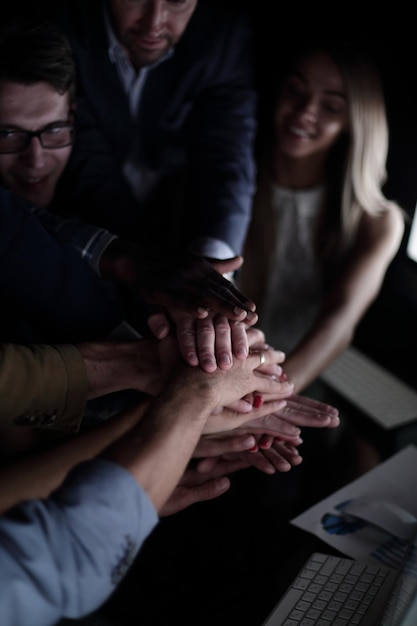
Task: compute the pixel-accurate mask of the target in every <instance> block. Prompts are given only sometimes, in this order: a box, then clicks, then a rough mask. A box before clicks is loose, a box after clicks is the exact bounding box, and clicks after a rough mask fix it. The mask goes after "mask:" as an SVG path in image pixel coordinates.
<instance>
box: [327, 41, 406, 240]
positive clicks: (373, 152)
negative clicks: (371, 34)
mask: <svg viewBox="0 0 417 626" xmlns="http://www.w3.org/2000/svg"><path fill="white" fill-rule="evenodd" d="M324 51H325V52H326V53H327V54H329V56H331V57H332V59H333V60H334V61H335V63H336V64H337V66H338V68H339V70H340V72H341V74H342V76H343V78H344V81H345V84H346V89H347V97H348V103H349V125H350V128H349V139H348V142H347V145H348V149H347V154H346V155H345V159H344V168H343V170H342V181H341V182H342V187H341V224H340V226H341V232H340V236H341V241H340V243H341V245H342V248H343V249H345V248H346V246H348V245H349V243H350V241H351V239H352V237H353V236H354V234H355V232H356V229H357V226H358V223H359V220H360V217H361V214H362V211H364V212H365V213H367V214H369V215H379V214H380V213H382V212H383V211H386V210H390V209H393V208H396V209H398V208H399V207H398V205H397V204H396V203H395V202H393V201H391V200H388V199H387V198H386V197H385V195H384V193H383V191H382V187H383V185H384V183H385V181H386V178H387V171H386V161H387V156H388V147H389V131H388V122H387V115H386V108H385V98H384V93H383V88H382V84H381V80H380V76H379V72H378V70H377V67H376V66H375V65H374V62H373V61H371V59H369V58H368V57H367V56H365V55H364V53H363V51H360V50H356V49H354V48H352V47H343V46H340V47H337V48H335V49H332V48H329V49H328V50H326V49H324Z"/></svg>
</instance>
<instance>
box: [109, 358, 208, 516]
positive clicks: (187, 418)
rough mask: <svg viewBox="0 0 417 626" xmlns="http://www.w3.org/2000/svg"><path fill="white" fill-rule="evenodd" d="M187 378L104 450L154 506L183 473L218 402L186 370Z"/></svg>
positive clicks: (165, 392)
mask: <svg viewBox="0 0 417 626" xmlns="http://www.w3.org/2000/svg"><path fill="white" fill-rule="evenodd" d="M189 369H190V370H192V368H189ZM198 377H200V375H199V374H198ZM193 378H194V382H193ZM200 378H201V377H200ZM188 380H189V381H190V383H191V384H188V383H187V382H185V381H184V379H183V381H182V382H181V383H179V382H176V383H174V384H172V385H170V386H169V387H168V388H166V389H165V390H164V392H163V393H162V394H161V395H160V396H159V397H158V398H156V399H155V400H154V401H153V403H152V404H151V406H150V408H149V410H148V411H147V413H146V415H145V416H144V417H143V419H142V420H141V423H140V425H139V426H138V427H137V428H135V429H133V431H131V432H130V433H129V434H128V436H127V437H125V438H123V439H122V440H121V441H120V442H117V443H116V444H115V446H113V447H112V449H111V450H109V451H108V453H107V457H108V458H109V459H110V460H112V461H114V462H116V463H118V464H120V465H121V466H122V467H124V468H125V469H127V470H128V471H129V472H131V474H132V475H133V476H134V478H135V480H137V481H138V483H139V484H140V485H141V486H142V487H143V488H144V489H145V491H146V492H147V494H148V496H149V498H150V499H151V501H152V502H153V504H154V506H155V508H156V509H157V510H159V509H160V508H161V507H162V506H163V505H164V503H165V502H166V500H167V498H168V497H169V496H170V494H171V492H172V491H173V489H174V488H175V486H176V484H177V482H178V481H179V479H180V477H181V476H182V474H183V472H184V470H185V468H186V466H187V463H188V461H189V459H190V458H191V456H192V453H193V450H194V448H195V447H196V445H197V442H198V440H199V438H200V435H201V433H202V431H203V428H204V425H205V423H206V420H207V418H208V416H209V415H210V413H211V411H212V410H213V409H214V407H215V405H216V401H215V400H214V398H213V397H212V395H210V393H206V391H207V390H206V389H205V388H204V385H203V386H200V385H199V383H198V382H197V379H196V378H195V377H194V372H192V371H190V378H188ZM194 383H196V384H194Z"/></svg>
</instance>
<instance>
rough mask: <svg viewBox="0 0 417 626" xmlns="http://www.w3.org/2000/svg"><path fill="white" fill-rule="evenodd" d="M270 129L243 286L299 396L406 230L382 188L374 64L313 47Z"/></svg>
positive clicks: (343, 335)
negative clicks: (283, 359) (278, 351)
mask: <svg viewBox="0 0 417 626" xmlns="http://www.w3.org/2000/svg"><path fill="white" fill-rule="evenodd" d="M272 122H273V125H272V128H269V129H266V132H265V134H264V137H265V142H262V143H260V145H261V146H262V150H261V154H262V158H261V159H260V160H259V171H258V176H259V179H258V189H257V193H256V196H255V200H254V207H253V216H252V223H251V226H250V229H249V233H248V237H247V241H246V249H245V253H244V258H245V265H244V267H243V270H242V273H241V276H240V282H239V285H240V286H241V287H242V288H244V289H245V292H246V293H247V294H248V295H249V296H250V297H252V298H253V299H254V301H255V302H256V304H257V310H258V313H259V325H260V327H261V328H262V330H263V331H264V332H265V334H266V339H267V341H268V342H269V343H270V344H271V345H274V346H277V347H279V349H280V350H283V351H284V352H286V354H287V358H286V361H285V366H284V367H285V371H286V373H287V375H288V377H289V379H290V380H291V381H292V382H294V384H295V392H296V393H299V392H300V391H301V390H303V389H304V388H306V387H307V385H309V384H310V383H311V382H313V381H314V380H315V379H316V377H317V376H318V375H319V374H320V373H321V372H322V370H323V369H324V368H325V367H326V366H327V365H328V364H329V362H330V361H331V360H332V359H334V358H335V357H336V356H337V355H338V354H339V353H340V352H341V351H342V350H343V349H344V348H345V347H347V346H348V345H349V343H350V342H351V340H352V338H353V335H354V332H355V328H356V326H357V324H358V322H359V321H360V320H361V318H362V316H363V315H364V313H365V312H366V310H367V309H368V307H369V306H370V304H371V303H372V302H373V300H374V299H375V298H376V296H377V295H378V293H379V291H380V288H381V286H382V282H383V279H384V276H385V273H386V271H387V269H388V266H389V264H390V263H391V261H392V259H393V257H394V256H395V254H396V252H397V250H398V248H399V246H400V243H401V239H402V235H403V231H404V218H403V211H402V209H401V208H400V207H399V206H398V205H397V204H396V203H395V202H393V201H390V200H388V199H387V198H386V197H385V195H384V193H383V190H382V187H383V184H384V182H385V179H386V169H385V165H386V158H387V152H388V124H387V117H386V111H385V103H384V94H383V90H382V86H381V82H380V78H379V75H378V72H377V69H376V66H374V65H373V64H372V62H371V61H370V60H369V59H368V58H367V57H366V56H365V55H364V53H363V51H359V50H357V49H355V48H352V47H349V46H347V45H332V46H323V44H320V45H319V46H314V45H313V46H310V47H308V48H305V49H304V50H303V51H302V52H301V53H300V54H298V55H297V57H296V60H295V61H294V63H293V64H292V65H291V68H290V70H289V71H288V72H287V73H285V75H284V79H283V81H282V82H281V87H280V90H279V94H278V97H277V99H276V101H275V106H274V112H273V115H272Z"/></svg>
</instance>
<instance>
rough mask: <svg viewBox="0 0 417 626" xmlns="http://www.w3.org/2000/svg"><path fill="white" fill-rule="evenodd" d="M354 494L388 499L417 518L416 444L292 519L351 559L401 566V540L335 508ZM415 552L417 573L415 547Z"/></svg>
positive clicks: (355, 496) (294, 522)
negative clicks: (353, 520)
mask: <svg viewBox="0 0 417 626" xmlns="http://www.w3.org/2000/svg"><path fill="white" fill-rule="evenodd" d="M357 497H364V498H367V497H368V498H372V499H376V498H378V499H381V500H384V501H390V502H393V503H394V504H397V505H399V506H402V507H403V508H405V509H406V510H407V511H409V512H410V513H412V514H413V515H414V516H415V517H417V446H415V445H412V444H411V445H409V446H407V447H405V448H403V449H402V450H400V451H399V452H397V453H396V454H394V455H393V456H391V457H390V458H389V459H387V460H386V461H383V462H382V463H380V464H379V465H377V466H376V467H374V468H373V469H371V470H370V471H368V472H366V473H365V474H363V475H362V476H360V477H359V478H358V479H356V480H354V481H353V482H351V483H349V484H347V485H346V486H345V487H343V488H342V489H339V490H338V491H336V492H334V493H333V494H332V495H331V496H329V497H328V498H325V499H324V500H322V501H321V502H319V503H318V504H316V505H314V506H312V507H311V508H310V509H308V510H307V511H305V512H304V513H302V514H301V515H298V516H297V517H295V518H294V519H293V520H291V524H293V525H294V526H297V527H299V528H301V529H303V530H306V531H308V532H310V533H313V534H315V535H316V536H317V537H319V538H320V539H321V540H322V541H324V542H326V543H327V544H329V545H331V546H333V547H334V548H336V549H337V550H340V552H342V553H344V554H346V555H347V556H349V557H351V558H354V559H363V558H372V559H375V560H377V561H379V562H383V563H385V564H386V565H390V566H391V567H396V566H397V567H400V565H401V563H400V562H399V560H401V558H402V555H403V550H401V548H402V547H403V546H402V544H401V541H400V540H398V539H395V538H394V537H392V536H391V535H389V534H388V533H386V532H385V531H383V530H380V529H378V528H376V527H375V526H373V525H371V524H367V523H366V522H360V523H359V524H358V523H357V522H349V521H346V519H344V518H343V515H342V513H341V508H339V509H338V507H340V506H341V505H343V503H344V502H345V501H347V500H350V499H351V498H357ZM414 552H415V553H416V559H415V570H416V573H417V549H415V550H414Z"/></svg>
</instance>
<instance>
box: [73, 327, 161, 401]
mask: <svg viewBox="0 0 417 626" xmlns="http://www.w3.org/2000/svg"><path fill="white" fill-rule="evenodd" d="M76 347H77V348H78V350H79V352H80V353H81V356H82V357H83V359H84V364H85V368H86V374H87V379H88V399H89V400H90V399H92V398H96V397H99V396H103V395H106V394H109V393H112V392H115V391H121V390H123V389H136V390H137V391H142V392H144V393H148V394H150V395H156V394H157V393H158V392H159V391H160V389H161V386H162V384H163V378H162V371H161V367H160V359H159V341H158V340H157V339H153V338H150V339H140V340H139V341H125V342H116V341H98V342H85V343H80V344H77V346H76Z"/></svg>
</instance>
